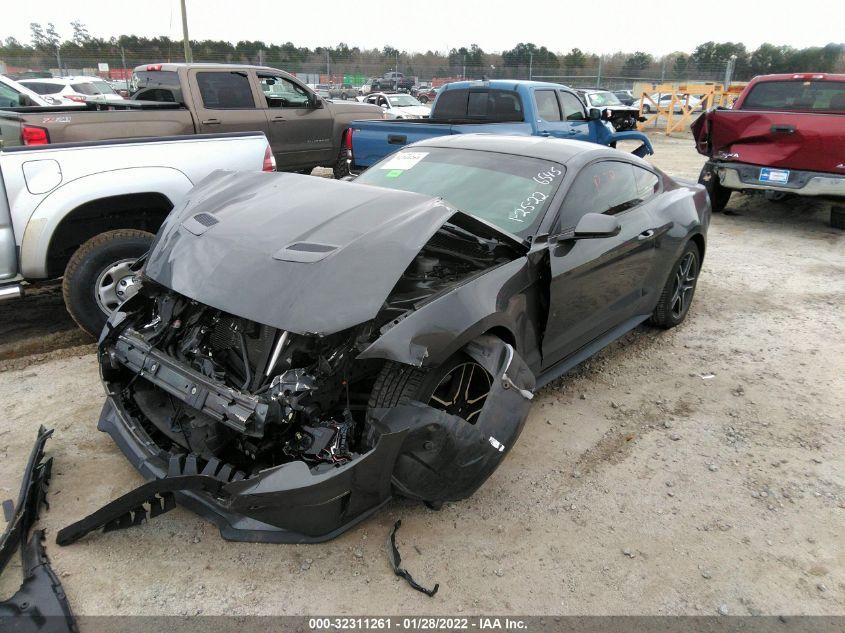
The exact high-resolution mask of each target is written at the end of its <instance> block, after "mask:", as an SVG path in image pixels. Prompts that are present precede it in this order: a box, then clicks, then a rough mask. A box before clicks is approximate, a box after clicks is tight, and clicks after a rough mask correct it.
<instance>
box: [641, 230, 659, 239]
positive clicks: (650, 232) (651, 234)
mask: <svg viewBox="0 0 845 633" xmlns="http://www.w3.org/2000/svg"><path fill="white" fill-rule="evenodd" d="M654 233H655V230H654V229H648V230H646V231H643V232H642V233H640V234H639V235H638V236H637V239H640V240H647V239H649V238H652V237H654Z"/></svg>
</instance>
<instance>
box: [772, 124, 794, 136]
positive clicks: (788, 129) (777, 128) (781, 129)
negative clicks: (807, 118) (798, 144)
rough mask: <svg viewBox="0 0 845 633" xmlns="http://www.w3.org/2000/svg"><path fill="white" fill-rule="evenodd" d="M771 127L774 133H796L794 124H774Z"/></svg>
mask: <svg viewBox="0 0 845 633" xmlns="http://www.w3.org/2000/svg"><path fill="white" fill-rule="evenodd" d="M769 129H770V130H771V132H772V134H795V126H794V125H773V126H772V127H771V128H769Z"/></svg>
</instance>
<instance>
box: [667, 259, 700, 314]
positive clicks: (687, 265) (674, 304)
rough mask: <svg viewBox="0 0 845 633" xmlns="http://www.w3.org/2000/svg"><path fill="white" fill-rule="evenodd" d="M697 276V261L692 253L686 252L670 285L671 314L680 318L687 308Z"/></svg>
mask: <svg viewBox="0 0 845 633" xmlns="http://www.w3.org/2000/svg"><path fill="white" fill-rule="evenodd" d="M697 276H698V261H697V259H696V257H695V254H694V253H687V254H686V255H684V256H683V257H682V258H681V261H680V262H679V263H678V268H677V269H676V270H675V282H674V284H673V286H672V299H671V301H670V302H669V305H670V306H671V311H672V316H673V317H674V318H675V319H679V318H681V317H682V316H683V315H684V313H685V312H686V311H687V308H689V304H690V301H692V295H693V291H694V290H695V279H696V277H697Z"/></svg>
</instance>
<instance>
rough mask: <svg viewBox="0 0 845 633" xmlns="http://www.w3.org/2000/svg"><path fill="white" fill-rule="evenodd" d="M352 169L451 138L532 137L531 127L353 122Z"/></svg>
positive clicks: (450, 121) (453, 122)
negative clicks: (408, 147)
mask: <svg viewBox="0 0 845 633" xmlns="http://www.w3.org/2000/svg"><path fill="white" fill-rule="evenodd" d="M351 128H352V146H353V152H352V154H353V169H356V170H360V169H366V168H367V167H370V166H371V165H373V164H375V163H376V162H378V161H379V160H381V159H382V158H384V157H385V156H386V155H388V154H391V153H393V152H395V151H396V150H397V149H399V148H401V147H403V146H405V145H410V144H411V143H415V142H417V141H421V140H423V139H426V138H434V137H437V136H450V135H452V134H473V133H483V132H490V133H491V134H531V126H530V125H529V124H528V123H522V122H512V123H487V122H479V121H474V120H472V119H403V120H401V121H399V120H395V119H392V120H373V121H353V122H352V124H351Z"/></svg>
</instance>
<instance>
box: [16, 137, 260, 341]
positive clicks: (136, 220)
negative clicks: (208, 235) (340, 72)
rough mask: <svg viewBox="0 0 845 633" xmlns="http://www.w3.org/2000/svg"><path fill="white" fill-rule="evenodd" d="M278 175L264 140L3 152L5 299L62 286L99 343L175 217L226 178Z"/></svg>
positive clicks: (133, 142) (179, 140)
mask: <svg viewBox="0 0 845 633" xmlns="http://www.w3.org/2000/svg"><path fill="white" fill-rule="evenodd" d="M220 169H223V170H230V171H260V170H264V171H274V170H275V158H274V156H273V153H272V151H271V149H270V144H269V143H268V141H267V138H266V137H265V136H264V135H263V134H261V133H257V132H242V133H230V134H207V135H192V136H177V137H161V138H147V139H125V140H117V141H94V142H89V143H65V144H57V145H40V146H33V147H25V146H21V147H11V148H6V149H4V150H3V151H0V300H9V299H17V298H21V297H23V294H24V291H25V288H26V285H27V284H28V283H30V282H34V281H37V280H43V279H58V278H59V277H62V291H63V294H64V298H65V304H66V306H67V309H68V312H70V315H71V316H72V317H73V318H74V320H75V321H76V322H77V323H78V324H79V326H80V327H82V329H84V330H86V331H87V332H89V333H90V334H92V335H94V336H97V335H99V333H100V330H102V327H103V325H104V324H105V321H106V318H107V316H108V315H109V314H110V313H111V312H112V311H113V310H114V308H116V307H117V305H118V304H119V303H121V302H122V301H123V300H125V299H126V298H128V297H129V296H130V295H131V294H132V292H133V284H134V276H135V271H134V270H133V268H132V263H133V262H134V261H135V260H136V259H137V258H138V257H140V256H141V255H143V254H144V253H145V252H146V251H147V250H148V249H149V246H150V244H151V243H152V240H153V237H154V234H155V232H156V231H157V230H158V228H159V226H161V223H162V222H163V221H164V218H165V217H166V216H167V214H168V213H170V211H171V209H173V208H174V207H175V206H177V205H179V204H180V202H182V200H183V199H184V198H185V196H186V194H187V193H188V192H189V191H190V190H191V188H192V187H193V186H194V185H195V184H196V183H198V182H199V181H200V180H203V179H204V178H206V177H208V176H209V174H211V173H212V172H214V171H216V170H220Z"/></svg>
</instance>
